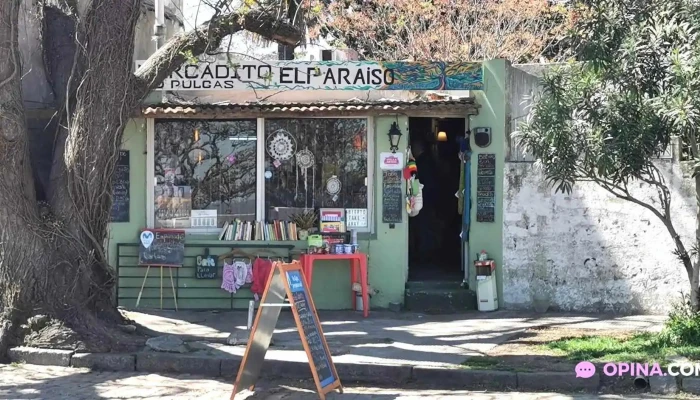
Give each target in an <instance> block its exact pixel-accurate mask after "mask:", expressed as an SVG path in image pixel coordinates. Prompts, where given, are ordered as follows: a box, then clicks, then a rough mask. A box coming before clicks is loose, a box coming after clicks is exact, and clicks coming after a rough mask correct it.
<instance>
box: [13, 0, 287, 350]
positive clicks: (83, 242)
mask: <svg viewBox="0 0 700 400" xmlns="http://www.w3.org/2000/svg"><path fill="white" fill-rule="evenodd" d="M21 1H22V0H0V159H1V160H2V163H1V164H0V358H2V357H3V356H4V355H5V354H6V350H7V347H8V346H10V345H12V344H14V341H15V339H16V337H15V333H16V332H17V327H18V325H19V324H21V323H22V322H23V321H24V320H25V319H26V318H27V317H29V316H30V315H31V314H38V313H42V314H48V315H49V316H51V317H53V318H56V319H59V320H61V321H62V322H64V323H65V324H66V325H67V326H69V327H70V328H72V329H73V330H74V331H75V332H76V333H77V334H78V336H79V339H80V340H81V341H83V342H84V343H85V344H87V345H88V346H90V345H92V346H91V347H89V348H88V350H91V351H108V350H118V349H121V348H122V345H131V344H132V343H134V340H133V339H132V338H131V337H129V336H128V335H126V334H124V333H122V332H121V331H119V330H118V329H115V328H116V327H115V326H114V325H115V323H116V322H120V321H121V320H122V317H121V315H120V313H119V312H118V310H117V309H116V307H115V303H114V298H113V297H114V293H113V287H114V283H115V278H116V277H115V274H114V270H113V269H112V268H111V267H110V266H109V264H108V260H107V256H106V254H105V250H104V249H105V247H104V245H105V243H106V239H107V237H108V223H109V213H110V210H111V205H112V198H111V196H112V188H111V185H112V177H113V175H114V170H115V165H116V160H117V157H118V152H119V149H120V147H121V141H122V135H123V131H124V127H125V125H126V123H127V122H128V120H129V118H130V117H131V116H132V113H133V111H134V110H136V109H137V107H138V105H139V104H140V102H141V100H142V99H143V97H144V96H146V95H147V94H148V91H149V90H150V89H152V88H154V87H155V86H157V85H158V84H159V83H160V82H162V80H163V79H164V78H165V77H166V76H167V75H168V74H169V73H170V72H172V71H174V70H175V69H177V68H178V67H179V66H180V65H181V64H182V63H183V62H184V61H185V60H186V56H185V53H186V52H192V53H193V54H195V55H198V54H201V53H203V52H206V51H209V50H212V49H215V48H217V47H218V45H219V43H220V41H221V40H222V39H223V37H225V36H227V35H229V34H232V33H235V32H237V31H239V30H242V29H247V30H250V31H252V32H255V33H258V34H260V35H263V36H265V37H268V38H272V39H276V40H279V41H282V42H285V43H287V44H291V45H294V44H297V43H298V42H299V40H300V38H301V35H300V33H299V31H298V30H297V29H296V28H295V27H293V26H290V25H285V24H280V23H279V22H278V21H277V20H276V17H275V16H272V15H266V14H265V13H264V12H262V11H256V12H250V13H249V14H246V15H245V18H242V16H241V15H239V14H235V13H234V14H227V15H221V16H219V17H218V19H217V20H215V21H211V22H210V23H209V24H208V25H207V27H205V28H204V29H201V30H199V31H197V32H190V33H187V34H183V35H181V36H179V37H176V38H174V39H173V40H171V41H170V42H168V43H167V44H166V45H165V46H163V48H162V49H161V50H159V51H158V52H157V53H156V54H154V55H153V56H152V57H151V58H149V61H148V62H147V63H146V65H145V66H143V67H142V68H140V69H139V71H138V72H137V73H136V74H133V73H132V69H133V68H132V67H133V46H134V36H135V29H136V24H137V22H138V20H139V17H140V13H141V1H140V0H100V1H92V2H88V3H87V5H86V7H85V9H82V10H80V15H79V16H77V17H76V16H75V15H73V16H71V17H70V18H68V19H66V18H65V16H60V15H59V16H55V17H56V18H60V21H59V22H60V24H66V23H70V21H72V23H73V24H74V28H75V30H74V34H71V35H70V37H73V38H75V40H76V41H77V43H76V46H74V47H71V49H75V50H74V54H73V57H72V62H70V63H66V62H56V60H57V58H55V57H54V58H51V57H49V58H45V62H46V63H47V70H48V72H49V76H50V78H51V81H52V82H51V84H52V87H53V89H54V91H56V92H59V93H57V95H56V98H57V99H60V100H61V104H58V108H59V109H60V110H61V113H60V114H61V116H62V117H61V118H62V120H61V121H62V124H61V125H62V126H63V127H62V128H61V129H60V130H59V132H58V133H57V135H56V137H57V143H56V146H55V152H54V158H53V160H52V162H53V164H52V165H53V167H52V171H51V179H50V182H49V188H48V190H47V194H48V201H49V203H50V206H51V207H50V208H51V210H47V209H46V207H41V206H39V205H38V204H37V201H36V194H35V191H34V182H33V175H32V168H31V163H30V158H29V157H30V153H29V148H28V132H27V127H26V123H25V115H24V107H23V103H22V97H21V92H20V90H21V87H20V79H21V75H22V73H21V66H20V53H19V47H18V35H17V25H18V13H19V9H20V7H19V5H20V2H21ZM52 10H53V11H60V10H58V9H52ZM74 11H75V10H74ZM46 14H47V13H44V17H46ZM69 14H70V13H67V14H66V16H68V15H69ZM44 22H46V21H44ZM60 24H59V25H60ZM43 26H44V28H45V29H48V28H47V27H48V25H43ZM52 26H53V25H52ZM44 34H45V36H44V37H43V40H44V43H43V44H44V46H45V47H48V48H49V49H51V48H54V46H51V44H52V43H53V42H52V40H53V39H54V37H55V36H54V35H53V34H52V35H48V36H46V31H45V32H44ZM60 39H61V40H62V42H61V43H59V45H58V46H57V47H56V48H59V49H60V48H66V41H65V36H61V37H60ZM53 44H56V43H53ZM47 45H48V46H47ZM45 50H46V49H45ZM71 51H72V50H71ZM59 52H60V51H59ZM58 56H65V54H59V55H58ZM63 61H65V60H63ZM66 69H68V71H66ZM66 77H67V78H66ZM51 211H53V212H51ZM136 343H138V340H136ZM95 346H97V347H95Z"/></svg>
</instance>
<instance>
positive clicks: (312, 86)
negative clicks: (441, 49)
mask: <svg viewBox="0 0 700 400" xmlns="http://www.w3.org/2000/svg"><path fill="white" fill-rule="evenodd" d="M144 63H145V61H137V62H136V68H137V69H138V68H139V67H140V66H141V65H143V64H144ZM158 88H159V89H164V90H174V91H179V90H250V89H257V90H260V89H272V90H481V89H483V70H482V64H481V63H474V62H462V63H445V62H402V61H381V62H377V61H346V62H338V61H320V62H313V61H269V62H261V61H231V62H227V61H226V60H215V59H212V60H205V61H200V63H199V64H184V65H182V66H181V67H180V69H178V70H177V71H175V72H173V73H172V74H171V75H170V76H169V77H168V78H166V79H165V81H164V82H163V83H162V84H161V85H160V86H159V87H158Z"/></svg>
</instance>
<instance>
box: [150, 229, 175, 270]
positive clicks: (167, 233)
mask: <svg viewBox="0 0 700 400" xmlns="http://www.w3.org/2000/svg"><path fill="white" fill-rule="evenodd" d="M184 261H185V231H179V230H171V229H148V230H144V231H142V232H141V235H140V243H139V265H151V266H156V267H161V266H162V267H181V266H182V264H183V262H184Z"/></svg>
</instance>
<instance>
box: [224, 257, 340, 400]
mask: <svg viewBox="0 0 700 400" xmlns="http://www.w3.org/2000/svg"><path fill="white" fill-rule="evenodd" d="M285 298H287V299H288V300H289V305H291V307H292V313H293V314H294V320H295V321H296V325H297V331H298V332H299V336H301V342H302V344H303V345H304V351H305V352H306V355H307V357H308V360H309V365H310V367H311V374H312V375H313V377H314V382H315V383H316V390H317V391H318V394H319V397H320V398H321V399H325V398H326V396H325V395H326V393H329V392H330V391H332V390H334V389H339V390H340V393H343V387H342V384H341V383H340V378H339V377H338V372H337V371H336V369H335V365H333V359H332V358H331V354H330V350H329V349H328V344H327V343H326V339H325V337H324V336H323V329H322V328H321V323H320V321H319V319H318V314H317V313H316V307H315V306H314V300H313V298H312V296H311V292H310V291H309V289H308V285H307V284H306V278H305V277H304V272H303V270H302V267H301V264H300V263H299V261H294V262H292V263H290V264H282V263H275V264H274V266H273V268H272V271H270V279H269V280H268V282H267V286H266V287H265V292H264V293H263V296H262V299H261V300H260V307H259V308H258V312H257V314H256V316H255V322H254V323H253V328H252V329H251V332H250V336H249V340H248V346H247V347H246V350H245V354H244V355H243V360H241V365H240V367H239V369H238V374H237V375H236V381H235V383H234V385H233V393H232V395H231V398H232V399H233V398H234V396H235V395H236V394H237V393H239V392H240V391H242V390H244V389H251V388H253V387H255V383H256V382H257V379H258V377H259V375H260V372H261V370H262V365H263V361H264V359H265V354H266V353H267V349H268V348H269V347H270V340H271V338H272V334H273V332H274V331H275V326H276V325H277V320H278V319H279V315H280V311H281V310H282V307H284V306H285V305H286V304H284V299H285Z"/></svg>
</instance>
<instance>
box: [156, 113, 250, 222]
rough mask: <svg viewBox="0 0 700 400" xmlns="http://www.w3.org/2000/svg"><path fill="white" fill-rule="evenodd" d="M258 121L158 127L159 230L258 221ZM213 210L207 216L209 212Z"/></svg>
mask: <svg viewBox="0 0 700 400" xmlns="http://www.w3.org/2000/svg"><path fill="white" fill-rule="evenodd" d="M256 126H257V125H256V121H255V120H237V121H200V120H177V121H173V120H170V121H156V123H155V135H154V137H155V144H154V151H155V176H156V186H155V196H154V198H155V214H156V215H155V227H156V228H202V229H206V228H211V229H216V228H217V227H222V226H223V225H224V223H225V222H226V221H230V220H232V219H235V218H239V219H241V220H248V221H254V220H255V208H256V207H255V188H256V185H255V179H256V154H257V152H256V145H257V130H256ZM204 210H208V211H204Z"/></svg>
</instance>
